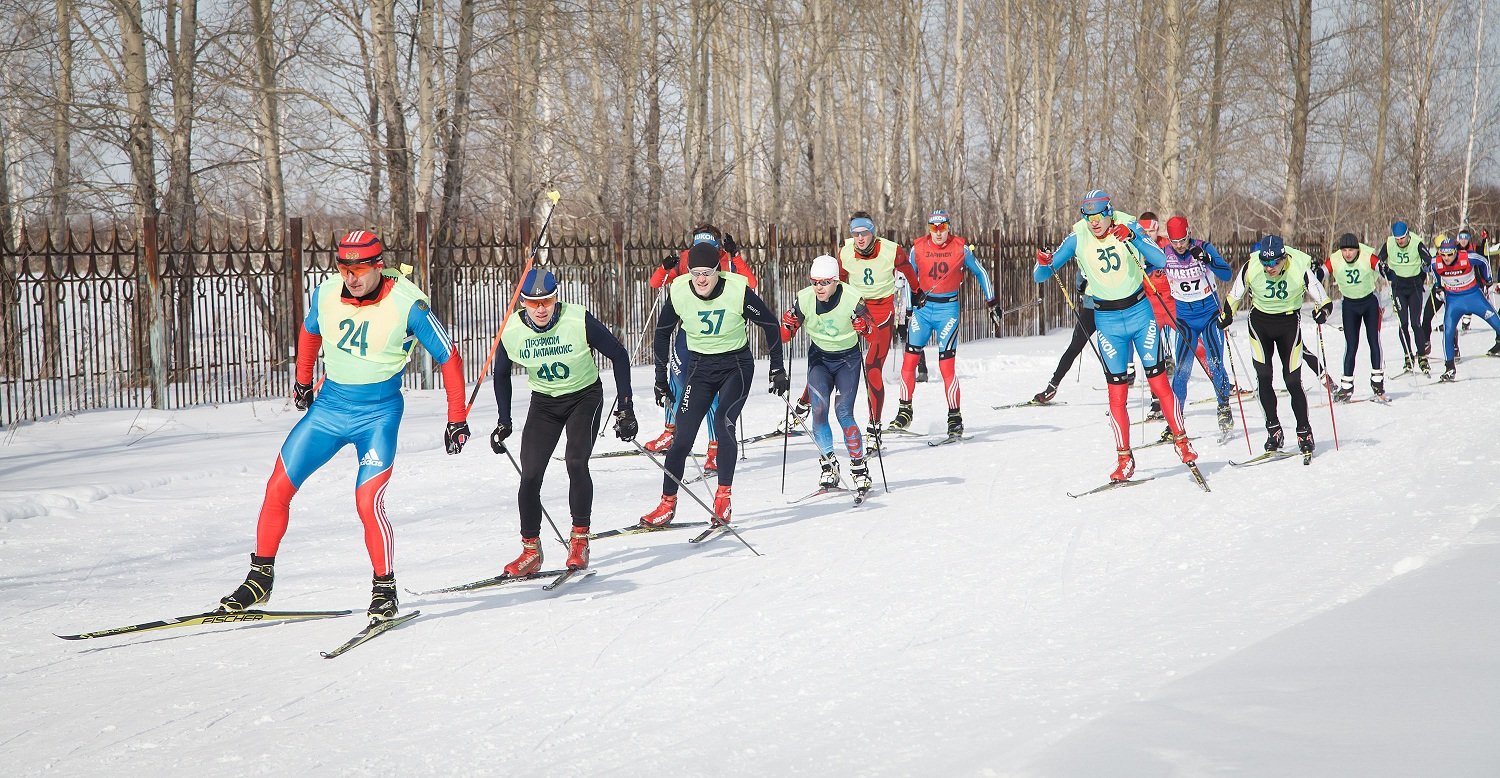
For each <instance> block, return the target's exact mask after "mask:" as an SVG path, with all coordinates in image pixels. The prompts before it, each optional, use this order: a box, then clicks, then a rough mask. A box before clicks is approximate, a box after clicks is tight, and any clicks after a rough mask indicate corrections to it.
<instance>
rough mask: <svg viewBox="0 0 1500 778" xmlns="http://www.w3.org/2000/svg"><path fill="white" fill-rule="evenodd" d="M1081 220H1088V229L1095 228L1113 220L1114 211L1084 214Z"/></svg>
mask: <svg viewBox="0 0 1500 778" xmlns="http://www.w3.org/2000/svg"><path fill="white" fill-rule="evenodd" d="M1083 218H1085V219H1088V220H1089V226H1090V227H1097V226H1099V225H1100V224H1103V223H1104V222H1105V221H1107V220H1109V219H1113V218H1115V213H1114V211H1110V212H1108V213H1086V214H1084V215H1083Z"/></svg>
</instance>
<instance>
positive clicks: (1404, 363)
mask: <svg viewBox="0 0 1500 778" xmlns="http://www.w3.org/2000/svg"><path fill="white" fill-rule="evenodd" d="M1411 363H1412V360H1411V357H1410V356H1405V357H1402V358H1401V372H1403V373H1410V372H1411Z"/></svg>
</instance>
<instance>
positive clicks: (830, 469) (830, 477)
mask: <svg viewBox="0 0 1500 778" xmlns="http://www.w3.org/2000/svg"><path fill="white" fill-rule="evenodd" d="M818 467H819V468H821V470H822V472H820V473H818V488H820V489H835V488H838V485H839V460H838V457H836V456H834V455H833V454H824V455H823V456H820V457H818Z"/></svg>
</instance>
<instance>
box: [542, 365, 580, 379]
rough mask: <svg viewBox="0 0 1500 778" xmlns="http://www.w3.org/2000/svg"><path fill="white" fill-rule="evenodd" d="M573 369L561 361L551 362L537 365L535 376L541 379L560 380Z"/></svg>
mask: <svg viewBox="0 0 1500 778" xmlns="http://www.w3.org/2000/svg"><path fill="white" fill-rule="evenodd" d="M572 372H573V371H571V370H569V369H568V366H567V365H564V364H563V363H561V362H553V363H552V364H550V365H539V366H538V367H537V369H536V377H537V378H540V379H542V380H543V381H561V380H563V379H565V378H567V377H568V376H569V375H570V374H571V373H572Z"/></svg>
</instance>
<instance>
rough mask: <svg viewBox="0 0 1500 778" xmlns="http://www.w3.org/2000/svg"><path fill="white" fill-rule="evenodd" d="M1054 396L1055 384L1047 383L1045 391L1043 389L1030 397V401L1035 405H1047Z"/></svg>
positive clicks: (1055, 394) (1055, 392)
mask: <svg viewBox="0 0 1500 778" xmlns="http://www.w3.org/2000/svg"><path fill="white" fill-rule="evenodd" d="M1056 396H1057V384H1052V383H1049V384H1047V388H1046V389H1043V390H1042V391H1040V392H1037V393H1036V394H1034V395H1032V397H1031V401H1032V402H1034V403H1036V404H1037V405H1046V404H1047V403H1050V402H1052V398H1054V397H1056Z"/></svg>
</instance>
